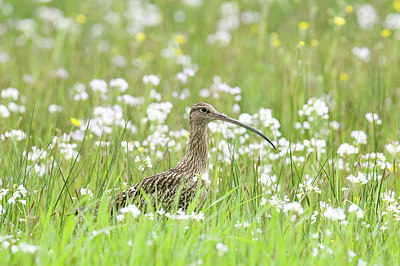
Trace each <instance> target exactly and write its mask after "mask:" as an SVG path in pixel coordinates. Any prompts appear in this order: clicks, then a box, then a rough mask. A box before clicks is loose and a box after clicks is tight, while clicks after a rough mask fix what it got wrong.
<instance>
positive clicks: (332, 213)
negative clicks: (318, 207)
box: [323, 206, 346, 221]
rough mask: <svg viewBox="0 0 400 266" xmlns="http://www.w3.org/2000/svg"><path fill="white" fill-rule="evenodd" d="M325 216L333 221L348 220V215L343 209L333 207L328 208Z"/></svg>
mask: <svg viewBox="0 0 400 266" xmlns="http://www.w3.org/2000/svg"><path fill="white" fill-rule="evenodd" d="M323 216H324V217H326V218H327V219H329V220H331V221H337V220H340V221H345V219H346V214H345V213H344V210H343V209H341V208H332V207H331V206H328V207H327V208H326V210H325V212H324V213H323Z"/></svg>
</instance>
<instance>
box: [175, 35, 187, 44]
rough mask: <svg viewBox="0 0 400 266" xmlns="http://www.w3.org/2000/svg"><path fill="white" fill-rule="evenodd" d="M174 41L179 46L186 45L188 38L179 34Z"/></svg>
mask: <svg viewBox="0 0 400 266" xmlns="http://www.w3.org/2000/svg"><path fill="white" fill-rule="evenodd" d="M174 41H175V42H176V43H177V44H184V43H185V42H186V41H187V37H186V36H185V35H183V34H177V35H175V36H174Z"/></svg>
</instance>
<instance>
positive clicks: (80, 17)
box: [75, 13, 87, 24]
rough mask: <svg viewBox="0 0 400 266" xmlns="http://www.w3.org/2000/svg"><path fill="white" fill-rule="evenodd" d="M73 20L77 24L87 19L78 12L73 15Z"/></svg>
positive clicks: (83, 22)
mask: <svg viewBox="0 0 400 266" xmlns="http://www.w3.org/2000/svg"><path fill="white" fill-rule="evenodd" d="M75 20H76V22H78V23H79V24H85V23H86V20H87V19H86V16H85V15H84V14H81V13H79V14H78V15H76V16H75Z"/></svg>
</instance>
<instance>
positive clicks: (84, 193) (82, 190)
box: [80, 185, 93, 198]
mask: <svg viewBox="0 0 400 266" xmlns="http://www.w3.org/2000/svg"><path fill="white" fill-rule="evenodd" d="M80 193H81V195H82V196H85V195H89V197H91V198H93V192H91V191H90V189H89V185H88V186H87V187H86V188H82V187H81V189H80Z"/></svg>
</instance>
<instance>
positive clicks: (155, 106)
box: [146, 102, 172, 123]
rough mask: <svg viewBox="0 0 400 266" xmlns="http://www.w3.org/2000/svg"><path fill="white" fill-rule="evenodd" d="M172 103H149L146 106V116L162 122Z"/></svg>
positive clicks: (151, 119)
mask: <svg viewBox="0 0 400 266" xmlns="http://www.w3.org/2000/svg"><path fill="white" fill-rule="evenodd" d="M171 109H172V103H170V102H162V103H151V104H149V106H148V107H147V110H146V112H147V117H148V119H149V120H150V121H156V122H159V123H162V122H164V121H165V119H167V116H168V114H169V113H170V112H171Z"/></svg>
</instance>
